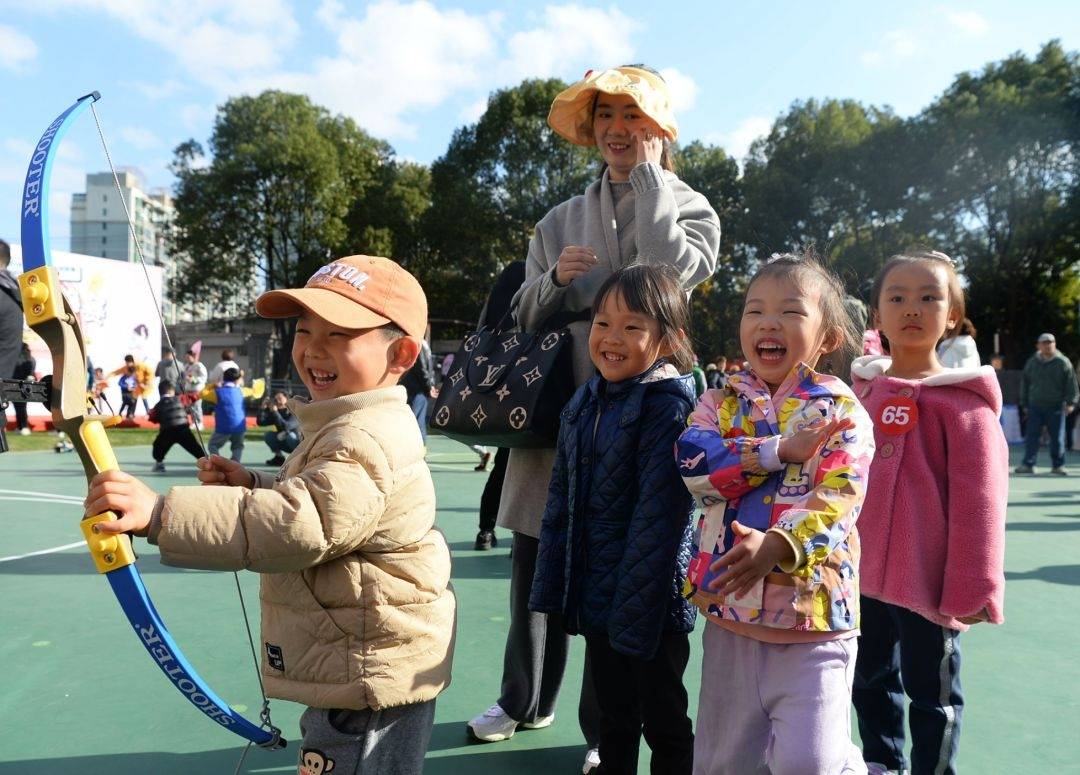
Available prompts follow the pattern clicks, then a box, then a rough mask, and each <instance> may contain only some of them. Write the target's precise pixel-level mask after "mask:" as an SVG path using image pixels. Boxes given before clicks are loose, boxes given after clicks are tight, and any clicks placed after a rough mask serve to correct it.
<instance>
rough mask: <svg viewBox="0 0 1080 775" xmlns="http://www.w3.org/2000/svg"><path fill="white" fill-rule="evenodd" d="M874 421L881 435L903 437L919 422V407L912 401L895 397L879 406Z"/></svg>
mask: <svg viewBox="0 0 1080 775" xmlns="http://www.w3.org/2000/svg"><path fill="white" fill-rule="evenodd" d="M875 420H876V424H877V427H878V429H879V430H880V431H881V432H882V433H886V434H888V435H890V436H903V435H904V434H905V433H907V432H908V431H910V430H911V429H912V428H914V427H915V423H917V422H918V421H919V407H918V405H917V404H916V403H915V401H914V399H911V398H908V397H906V396H895V397H894V398H890V399H889V400H888V401H886V402H885V403H883V404H882V405H881V410H880V411H879V412H878V416H877V417H876V418H875Z"/></svg>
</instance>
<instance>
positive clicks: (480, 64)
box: [244, 0, 501, 137]
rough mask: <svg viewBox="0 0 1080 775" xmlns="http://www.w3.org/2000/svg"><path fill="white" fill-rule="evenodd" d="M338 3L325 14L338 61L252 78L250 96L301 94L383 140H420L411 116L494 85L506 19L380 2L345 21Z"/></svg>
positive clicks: (325, 9)
mask: <svg viewBox="0 0 1080 775" xmlns="http://www.w3.org/2000/svg"><path fill="white" fill-rule="evenodd" d="M341 12H342V9H341V6H340V4H338V3H336V2H331V3H324V4H323V6H322V7H321V8H320V9H319V12H318V14H317V15H318V17H319V18H320V20H323V21H324V22H325V23H330V24H332V29H331V31H332V32H333V33H334V36H335V39H336V43H337V53H336V54H335V55H334V56H325V57H320V58H317V59H316V60H315V61H314V62H313V66H312V68H311V69H310V70H307V71H296V72H288V71H286V72H280V73H272V74H268V75H266V76H260V77H256V78H253V79H250V80H248V81H247V82H246V83H245V84H244V86H245V90H246V91H252V92H253V91H258V90H260V89H262V88H266V87H270V86H273V87H274V88H280V89H285V90H288V91H297V92H301V93H305V94H308V95H310V96H311V98H312V99H313V100H315V101H316V102H318V103H320V104H322V105H325V106H327V107H328V108H330V110H332V111H335V112H342V113H346V114H347V115H349V116H351V117H353V118H354V119H356V120H357V121H358V122H359V123H360V124H361V125H362V126H363V127H364V128H365V129H367V130H369V131H371V132H372V133H374V134H375V135H378V136H382V137H412V136H414V135H415V132H416V128H415V127H414V126H413V125H411V124H410V123H408V122H406V121H405V119H404V115H405V114H406V113H407V112H409V111H411V110H417V109H424V108H431V107H434V106H436V105H439V104H441V103H443V102H445V101H447V100H449V99H450V98H451V97H452V96H453V95H455V94H456V93H458V92H460V91H462V90H464V89H469V90H470V91H475V89H476V87H477V85H478V84H483V83H485V82H486V81H488V78H486V77H485V71H486V70H488V69H490V67H491V65H492V64H493V63H494V61H495V57H496V54H497V49H498V47H497V41H496V31H497V29H498V27H499V25H500V23H501V16H500V15H499V14H484V15H470V14H468V13H465V12H464V11H459V10H446V11H443V10H440V9H438V8H436V7H435V6H434V5H433V4H431V3H430V2H426V0H417V1H416V2H411V3H398V2H393V0H383V2H377V3H374V4H372V5H370V6H367V8H366V9H365V10H364V13H363V15H362V16H360V17H353V18H346V17H343V16H341Z"/></svg>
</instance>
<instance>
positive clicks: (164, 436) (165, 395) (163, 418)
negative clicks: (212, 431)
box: [150, 379, 205, 473]
mask: <svg viewBox="0 0 1080 775" xmlns="http://www.w3.org/2000/svg"><path fill="white" fill-rule="evenodd" d="M158 392H159V393H161V400H159V401H158V402H157V404H156V405H155V406H154V408H153V409H151V410H150V422H156V423H157V424H158V425H160V426H161V428H160V430H159V431H158V434H157V436H155V437H154V447H153V450H152V453H153V455H154V468H153V470H154V471H156V472H158V473H165V456H166V455H167V454H169V450H170V449H172V446H173V444H179V445H180V446H181V447H183V448H184V449H186V450H187V451H188V452H190V453H191V456H192V457H194V458H195V459H196V460H198V459H199V458H201V457H203V456H204V455H205V453H204V452H203V450H202V447H200V446H199V442H197V441H196V440H195V434H193V433H192V432H191V427H190V426H189V425H188V413H187V409H186V408H185V407H184V405H183V404H181V403H180V399H179V398H177V397H176V388H175V387H173V384H172V383H171V382H169V381H168V380H164V379H163V380H161V384H160V385H158Z"/></svg>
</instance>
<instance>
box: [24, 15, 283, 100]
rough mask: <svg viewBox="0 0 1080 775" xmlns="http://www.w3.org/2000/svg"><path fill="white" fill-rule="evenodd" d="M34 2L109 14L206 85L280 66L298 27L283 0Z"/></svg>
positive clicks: (216, 84)
mask: <svg viewBox="0 0 1080 775" xmlns="http://www.w3.org/2000/svg"><path fill="white" fill-rule="evenodd" d="M39 7H42V8H45V9H51V10H54V11H66V10H71V9H74V10H81V11H89V12H99V13H105V14H108V15H109V16H112V17H114V18H115V19H116V20H117V21H119V22H121V23H122V24H125V25H127V26H128V27H129V28H130V29H131V30H132V31H133V32H134V33H135V34H136V35H138V36H139V37H140V38H143V39H144V40H147V41H150V42H151V43H154V44H156V45H157V46H159V47H160V48H161V49H163V50H164V51H166V52H168V53H169V54H171V55H172V56H173V57H174V58H175V59H176V61H177V62H178V63H179V64H180V65H181V66H182V67H183V68H184V69H185V70H187V72H188V73H189V74H190V75H191V76H192V77H193V78H195V79H196V80H197V81H198V82H200V83H202V84H204V85H208V86H219V85H221V84H223V83H227V82H228V81H229V80H230V79H232V78H235V77H237V76H238V75H242V74H245V73H249V72H252V71H257V70H266V69H269V68H273V67H277V66H279V65H280V64H281V62H282V61H283V60H284V58H285V57H284V55H285V54H286V53H287V51H288V50H289V49H290V48H291V46H292V44H293V42H294V41H295V39H296V37H297V34H298V32H299V25H298V24H297V22H296V19H295V18H294V17H293V14H292V9H291V8H290V7H289V6H288V5H287V3H286V2H285V0H168V1H167V2H153V3H132V2H130V0H39Z"/></svg>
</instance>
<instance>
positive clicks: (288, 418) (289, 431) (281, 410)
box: [255, 390, 300, 466]
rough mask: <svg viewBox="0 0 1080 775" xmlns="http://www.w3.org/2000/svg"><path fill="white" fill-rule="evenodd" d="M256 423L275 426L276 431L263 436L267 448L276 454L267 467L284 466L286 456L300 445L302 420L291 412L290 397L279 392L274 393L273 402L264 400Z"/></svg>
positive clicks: (268, 461) (267, 463)
mask: <svg viewBox="0 0 1080 775" xmlns="http://www.w3.org/2000/svg"><path fill="white" fill-rule="evenodd" d="M255 422H256V424H258V425H273V426H274V430H272V431H267V432H266V433H265V434H264V435H263V440H264V441H266V446H268V447H270V451H271V452H273V453H274V456H273V457H272V458H270V459H269V460H267V461H266V465H268V466H280V465H284V463H285V455H287V454H288V453H289V452H292V451H293V450H294V449H296V447H297V446H298V445H299V444H300V420H298V419H297V418H296V415H294V414H293V413H292V412H291V411H289V397H288V396H286V395H285V394H284V393H282V392H281V391H280V390H279V391H278V392H276V393H274V398H273V400H272V401H271V399H270V398H266V399H264V400H263V403H262V407H261V408H260V409H259V416H258V418H257V419H256V420H255Z"/></svg>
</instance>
